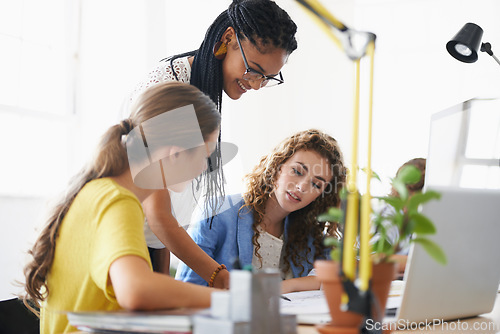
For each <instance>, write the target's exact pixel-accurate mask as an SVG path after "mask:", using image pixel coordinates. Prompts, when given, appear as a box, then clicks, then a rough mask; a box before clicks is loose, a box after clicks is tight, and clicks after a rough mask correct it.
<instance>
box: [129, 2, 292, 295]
mask: <svg viewBox="0 0 500 334" xmlns="http://www.w3.org/2000/svg"><path fill="white" fill-rule="evenodd" d="M296 30H297V26H296V25H295V23H294V22H293V20H292V19H291V18H290V16H289V15H288V14H287V13H286V11H284V10H283V9H282V8H280V7H279V6H278V5H277V4H276V3H275V2H274V1H271V0H233V2H232V3H231V4H230V6H229V8H228V9H227V10H224V11H223V12H222V13H221V14H220V15H219V16H218V17H217V18H216V19H215V21H214V22H213V23H212V25H211V26H210V27H209V28H208V30H207V32H206V35H205V38H204V40H203V42H202V43H201V45H200V47H199V48H198V49H197V50H194V51H190V52H186V53H182V54H179V55H175V56H172V57H170V58H166V59H164V60H163V61H162V62H160V64H159V65H158V66H157V67H156V68H155V69H154V70H153V71H152V72H151V73H149V75H148V77H147V79H146V80H144V81H143V82H142V83H140V84H139V85H138V86H137V88H136V89H135V91H134V92H133V93H132V95H131V97H130V101H129V103H132V102H133V101H134V100H135V99H136V97H137V96H139V95H140V94H141V92H142V91H143V90H144V89H146V88H147V87H150V86H152V85H155V84H157V83H159V82H164V81H181V82H189V83H190V84H192V85H194V86H196V87H198V88H199V89H200V90H201V91H202V92H204V93H205V94H207V95H208V96H210V98H211V99H212V100H213V101H214V102H215V103H216V105H217V108H218V110H219V112H220V111H221V106H222V92H223V91H224V92H225V93H226V95H227V96H228V97H229V98H231V99H233V100H237V99H239V98H240V97H241V96H242V95H243V94H245V93H246V92H248V91H249V90H259V89H260V88H263V87H272V86H275V85H278V84H282V83H283V82H284V79H283V75H282V74H281V68H282V67H283V65H284V64H285V63H286V61H287V59H288V56H289V55H290V54H291V53H292V52H293V51H294V50H295V49H296V48H297V41H296V39H295V33H296ZM219 139H220V138H219ZM218 160H220V157H219V159H216V161H211V166H212V170H213V172H212V173H205V174H204V176H206V182H205V185H206V194H207V198H212V199H214V198H223V195H224V191H223V189H221V188H217V187H215V186H214V184H223V177H222V171H221V168H219V166H220V162H219V161H218ZM215 179H217V180H215ZM193 189H194V187H193ZM193 189H191V188H188V189H187V191H185V192H183V193H181V194H173V193H168V192H167V191H163V192H158V193H155V194H154V196H151V197H150V198H149V199H148V200H147V201H146V202H145V203H144V207H145V212H146V219H147V223H146V224H145V233H146V236H147V240H148V245H149V246H150V252H151V258H152V260H153V264H154V267H155V270H158V271H161V272H164V273H168V272H169V266H170V251H171V252H172V253H174V254H175V255H176V256H177V257H178V258H179V259H180V260H182V261H183V262H184V263H186V264H187V265H188V266H189V267H191V268H192V269H194V270H195V271H196V272H197V273H198V274H199V275H200V276H201V277H202V278H203V279H204V280H205V281H206V282H210V279H211V278H212V283H213V284H214V286H215V287H220V288H227V287H228V286H229V273H228V272H227V271H226V270H224V269H222V270H221V269H220V268H221V267H220V265H219V264H218V263H216V262H215V261H214V260H213V259H211V258H210V257H208V256H207V255H206V254H205V253H204V252H203V251H201V249H200V248H199V247H197V246H196V244H195V243H194V242H193V241H192V240H191V238H190V237H189V235H188V234H187V233H186V232H185V230H184V228H183V226H185V225H188V224H189V222H190V218H191V213H192V211H193V210H194V208H195V206H196V197H198V196H199V194H196V195H195V194H194V193H196V191H193ZM207 203H208V202H207ZM211 203H212V206H213V208H212V210H214V209H216V208H217V207H218V206H219V204H220V203H217V201H212V202H211ZM172 211H173V212H174V214H173V213H172ZM151 232H153V233H151ZM214 274H216V276H215V280H214V279H213V276H214Z"/></svg>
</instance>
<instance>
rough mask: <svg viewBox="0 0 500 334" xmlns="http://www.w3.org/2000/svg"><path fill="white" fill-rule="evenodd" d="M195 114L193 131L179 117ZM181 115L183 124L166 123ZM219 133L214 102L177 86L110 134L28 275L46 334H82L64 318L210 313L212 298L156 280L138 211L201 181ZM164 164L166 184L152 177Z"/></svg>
mask: <svg viewBox="0 0 500 334" xmlns="http://www.w3.org/2000/svg"><path fill="white" fill-rule="evenodd" d="M190 110H191V114H192V115H193V117H192V118H194V123H196V124H195V125H196V126H192V124H190V125H189V126H188V125H186V124H187V123H188V122H184V118H182V117H184V116H186V115H187V113H189V112H190ZM174 114H175V115H180V116H182V117H181V118H182V120H183V121H182V122H178V123H176V124H174V126H172V124H170V123H171V121H168V122H165V123H164V124H163V123H161V122H163V121H164V120H165V119H171V117H166V118H165V117H164V116H175V115H174ZM191 114H190V115H191ZM174 119H175V117H174ZM159 122H160V123H159ZM191 123H192V122H191ZM219 127H220V114H219V113H218V111H217V108H216V106H215V104H214V103H213V102H212V101H211V100H210V98H209V97H207V96H206V95H204V94H203V93H201V92H200V91H199V90H198V89H197V88H195V87H194V86H190V85H188V84H184V83H177V82H171V83H164V84H159V85H156V86H154V87H152V88H150V89H148V90H147V91H146V92H145V93H144V94H143V95H142V97H141V99H140V101H139V102H138V103H137V104H136V106H135V109H134V112H133V113H132V115H131V116H130V118H129V119H126V120H124V121H122V122H121V123H120V124H117V125H115V126H113V127H111V128H110V129H109V130H108V131H107V132H106V133H105V134H104V136H103V137H102V139H101V142H100V144H99V147H98V149H97V152H96V155H95V158H94V159H93V160H92V161H91V162H90V164H89V165H88V166H87V167H86V168H84V169H83V170H82V171H81V172H80V173H79V174H78V175H76V177H75V178H74V179H73V180H72V183H71V186H70V187H69V189H68V190H67V192H66V194H65V196H64V198H63V199H62V200H61V201H60V202H59V203H58V204H57V205H56V206H55V207H54V208H53V210H52V212H51V215H50V218H49V219H48V221H47V225H46V226H45V227H44V229H43V230H42V232H41V234H40V236H39V237H38V239H37V241H36V243H35V245H34V246H33V248H32V250H31V251H30V254H31V255H32V257H33V258H32V260H31V261H30V262H29V263H28V264H27V265H26V267H25V276H26V286H25V290H26V293H27V295H26V297H25V304H27V305H28V304H31V305H33V304H34V305H35V306H38V307H40V308H41V312H40V313H41V319H40V320H41V321H40V329H41V333H42V334H43V333H58V334H59V333H68V332H71V331H75V328H73V327H72V326H71V325H70V324H69V323H68V321H67V318H66V315H65V313H64V311H87V310H93V311H95V310H102V311H112V310H118V309H129V310H152V309H164V308H173V307H208V306H209V305H210V294H211V292H212V291H213V289H209V288H206V287H201V286H196V285H193V284H187V283H183V282H179V281H176V280H174V279H173V278H172V277H169V276H166V275H162V274H159V273H155V272H153V271H152V268H151V261H150V257H149V254H148V249H147V244H146V241H145V238H144V233H143V223H144V213H143V208H142V206H141V203H142V202H143V201H144V200H145V199H146V198H148V197H149V196H151V195H152V194H153V193H155V191H158V190H157V189H155V188H163V186H165V185H166V186H167V188H168V189H170V190H175V191H182V188H183V187H184V186H185V184H186V183H187V182H188V181H190V180H191V179H192V178H194V177H196V176H198V175H199V174H200V173H201V172H202V171H203V169H204V168H206V165H207V163H206V161H207V156H208V155H210V154H211V153H212V152H213V151H214V149H215V146H216V145H215V144H216V142H217V137H218V133H219ZM165 134H169V136H167V137H165ZM131 136H132V137H131ZM193 138H195V139H196V140H195V141H196V142H193ZM189 141H191V144H190V145H189V147H186V145H185V143H186V142H189ZM134 148H135V149H137V148H138V150H136V151H135V152H134ZM141 152H142V153H144V152H147V153H148V156H149V157H150V158H151V157H153V159H149V162H150V165H148V163H147V161H148V160H145V161H146V162H144V161H141V160H137V159H136V158H137V157H134V158H131V154H133V155H135V156H140V155H141ZM154 157H160V159H161V160H158V159H156V158H154ZM158 164H161V165H162V166H163V167H164V171H166V172H164V173H161V177H160V178H159V180H161V182H162V183H160V184H159V185H158V184H154V183H155V182H154V181H155V179H154V177H152V176H153V175H154V173H153V172H154V171H159V169H155V167H158ZM149 172H151V175H148V173H149ZM28 302H31V303H28Z"/></svg>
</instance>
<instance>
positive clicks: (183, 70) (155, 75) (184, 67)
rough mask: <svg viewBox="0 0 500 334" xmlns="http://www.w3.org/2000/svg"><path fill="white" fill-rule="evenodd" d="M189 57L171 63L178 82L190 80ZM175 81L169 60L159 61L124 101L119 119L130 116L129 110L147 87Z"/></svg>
mask: <svg viewBox="0 0 500 334" xmlns="http://www.w3.org/2000/svg"><path fill="white" fill-rule="evenodd" d="M188 58H189V57H182V58H177V59H175V60H174V61H173V65H174V70H175V73H176V74H177V77H178V78H179V81H180V82H185V83H189V81H190V80H191V65H190V64H189V60H188ZM167 81H177V79H176V78H175V75H174V73H173V71H172V67H171V66H170V60H164V61H161V62H160V63H159V64H158V65H157V66H156V67H155V68H154V69H153V70H152V71H151V72H149V73H148V75H147V76H146V78H144V80H142V81H141V82H140V83H139V84H138V85H137V86H135V88H134V90H133V91H132V93H131V94H130V95H129V96H128V98H127V99H126V100H125V102H124V105H123V108H122V112H121V118H120V120H121V119H125V118H127V117H129V115H130V108H131V107H132V104H133V103H134V102H135V101H136V100H137V98H138V97H139V96H140V95H141V94H142V93H143V92H144V91H145V90H146V89H148V88H149V87H151V86H154V85H156V84H158V83H161V82H167Z"/></svg>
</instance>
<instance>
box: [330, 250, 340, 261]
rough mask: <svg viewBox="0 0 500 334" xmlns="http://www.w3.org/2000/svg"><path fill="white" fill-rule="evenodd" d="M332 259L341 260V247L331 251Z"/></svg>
mask: <svg viewBox="0 0 500 334" xmlns="http://www.w3.org/2000/svg"><path fill="white" fill-rule="evenodd" d="M330 260H333V261H337V262H338V261H340V247H337V248H334V249H332V250H331V251H330Z"/></svg>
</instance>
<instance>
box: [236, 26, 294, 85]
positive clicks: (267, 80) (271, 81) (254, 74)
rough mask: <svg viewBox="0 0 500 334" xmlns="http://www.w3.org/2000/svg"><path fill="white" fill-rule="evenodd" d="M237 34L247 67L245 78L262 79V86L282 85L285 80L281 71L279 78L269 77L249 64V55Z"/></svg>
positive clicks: (249, 79)
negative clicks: (247, 55) (246, 53)
mask: <svg viewBox="0 0 500 334" xmlns="http://www.w3.org/2000/svg"><path fill="white" fill-rule="evenodd" d="M235 36H236V41H237V42H238V46H239V47H240V51H241V56H242V57H243V62H244V63H245V68H246V71H245V73H244V74H243V77H242V78H243V79H245V80H248V81H259V80H260V87H261V88H262V87H273V86H277V85H281V84H282V83H284V82H285V81H284V80H283V75H282V74H281V71H280V72H279V73H278V75H279V79H278V78H275V77H269V76H267V75H265V74H262V73H261V72H259V71H256V70H254V69H253V68H251V67H250V66H248V62H247V57H245V53H244V52H243V48H242V47H241V42H240V39H239V38H238V34H235Z"/></svg>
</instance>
